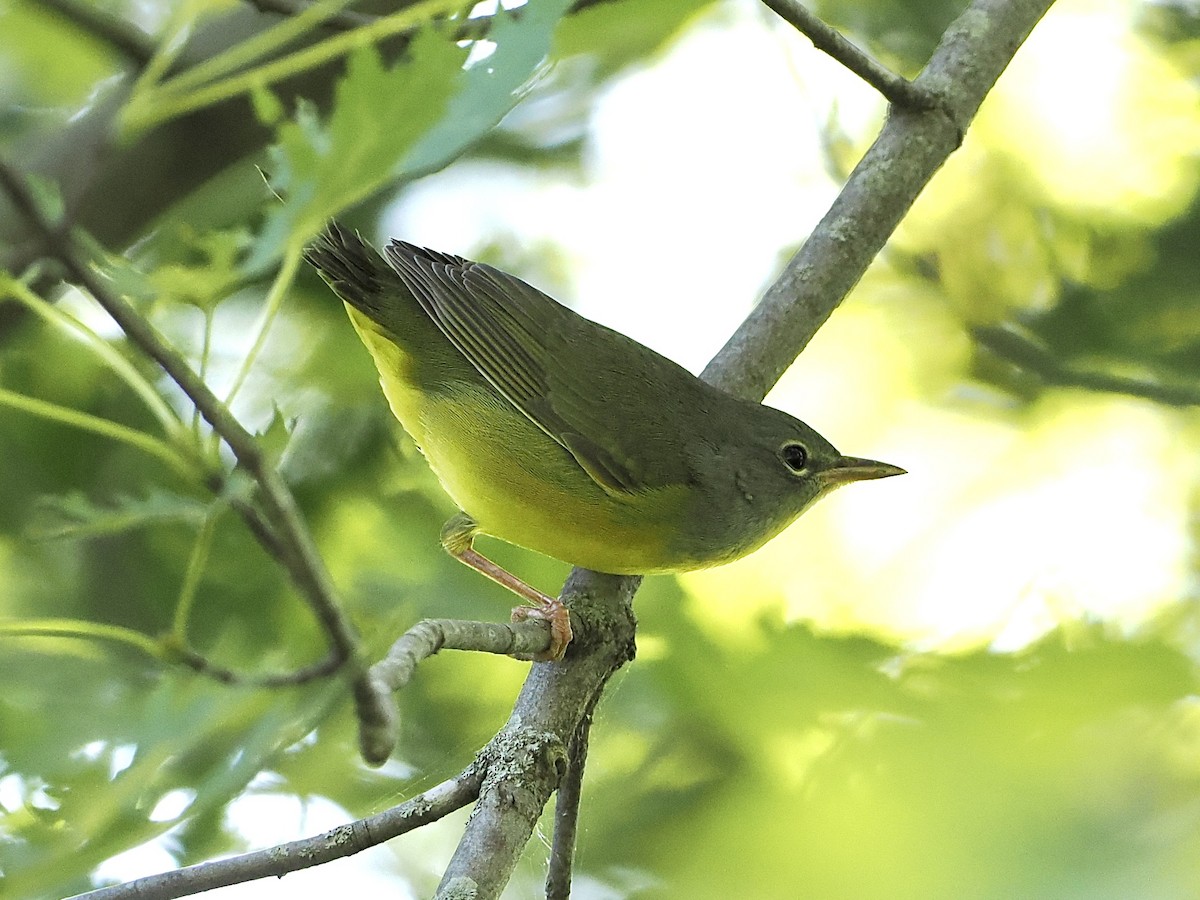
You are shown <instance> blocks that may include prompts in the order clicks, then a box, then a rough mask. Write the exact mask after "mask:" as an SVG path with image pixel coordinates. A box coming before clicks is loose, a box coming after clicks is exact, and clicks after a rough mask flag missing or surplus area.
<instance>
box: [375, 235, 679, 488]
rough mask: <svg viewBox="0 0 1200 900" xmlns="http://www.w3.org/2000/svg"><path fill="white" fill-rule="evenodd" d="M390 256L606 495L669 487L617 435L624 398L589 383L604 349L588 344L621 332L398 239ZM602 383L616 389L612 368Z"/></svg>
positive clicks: (483, 366)
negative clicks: (592, 360) (593, 361)
mask: <svg viewBox="0 0 1200 900" xmlns="http://www.w3.org/2000/svg"><path fill="white" fill-rule="evenodd" d="M385 256H386V257H387V260H388V262H389V263H390V264H391V265H392V267H393V268H394V269H395V270H396V273H397V274H398V275H399V276H400V278H401V279H402V280H403V281H404V282H405V284H406V286H407V287H408V289H409V290H410V291H412V293H413V295H414V296H415V297H416V298H417V302H418V303H419V304H420V305H421V308H422V309H423V310H424V311H425V313H426V314H427V315H428V316H429V318H430V319H432V320H433V322H434V323H435V324H436V325H437V326H438V328H439V329H441V331H442V333H443V334H445V335H446V337H447V338H448V339H449V341H450V342H451V343H452V344H453V345H454V346H455V347H456V348H457V349H458V351H459V352H460V353H462V355H463V356H464V357H466V359H467V360H468V361H469V362H470V363H471V365H473V366H474V367H475V368H476V369H477V370H478V371H479V373H480V374H481V375H482V376H483V377H484V378H486V379H487V381H488V382H489V383H490V384H491V385H492V386H493V387H494V388H495V389H496V390H497V391H498V392H499V393H500V394H501V395H503V396H504V397H505V398H506V399H507V400H508V401H509V402H510V403H512V404H513V406H515V407H516V408H517V409H519V410H520V411H521V412H522V413H524V414H525V415H526V416H528V417H529V419H530V420H532V421H533V422H534V423H535V424H536V425H537V426H538V427H539V428H541V429H542V430H543V431H544V432H546V434H547V435H549V436H550V437H551V438H553V439H554V440H555V441H557V442H558V443H559V444H560V445H562V446H563V447H564V448H565V449H566V450H567V451H568V452H569V453H570V454H571V455H572V456H573V457H574V458H575V460H576V461H577V462H578V463H579V465H580V467H581V468H583V470H584V471H586V472H587V473H588V475H589V476H591V478H592V480H593V481H595V482H596V483H597V484H598V485H600V487H602V488H603V489H604V490H605V491H606V492H607V493H609V494H610V495H612V496H615V497H618V498H619V497H622V496H626V497H628V496H630V495H633V494H637V493H640V492H642V491H645V490H649V489H653V488H655V487H660V486H662V482H663V479H662V478H661V477H658V475H657V473H656V472H655V471H654V468H653V467H652V466H650V467H648V466H646V465H644V464H640V463H639V456H642V457H643V458H644V454H639V452H638V450H637V449H636V448H635V447H631V446H630V441H629V440H628V439H622V437H621V436H619V435H615V434H614V422H613V421H612V420H611V418H610V415H609V414H611V413H612V412H614V411H615V405H614V402H619V401H620V398H615V397H612V396H611V393H612V392H611V390H605V391H601V392H600V393H599V394H598V393H597V391H598V390H599V388H598V386H597V385H596V384H589V373H588V371H587V369H588V360H589V355H590V354H592V353H594V352H595V351H597V350H603V348H600V347H597V346H588V345H589V344H600V343H603V342H604V338H607V337H610V336H612V335H616V332H612V331H610V330H609V329H606V328H603V326H600V325H597V324H596V323H594V322H590V321H588V320H586V319H584V318H582V317H581V316H579V315H577V314H576V313H574V312H572V311H571V310H569V309H567V308H566V307H564V306H562V305H560V304H559V303H557V302H556V301H555V300H553V299H551V298H550V297H548V296H546V295H545V294H543V293H542V292H541V291H539V290H537V289H536V288H534V287H532V286H530V285H528V284H526V283H525V282H523V281H521V280H520V279H519V278H516V277H514V276H512V275H509V274H507V273H505V272H501V271H500V270H499V269H495V268H493V267H491V266H488V265H484V264H482V263H476V262H471V261H470V260H466V259H463V258H461V257H458V256H452V255H450V254H445V253H438V252H435V251H430V250H424V249H422V248H420V247H416V246H413V245H412V244H408V243H405V242H403V241H392V242H391V243H390V244H389V245H388V247H387V249H386V250H385ZM593 329H594V330H595V331H593ZM589 337H590V338H592V340H589ZM618 337H620V338H621V340H622V341H624V342H629V343H632V342H630V341H629V339H628V338H624V337H623V336H618ZM597 338H598V339H599V340H596V339H597ZM568 357H569V358H568ZM631 374H632V373H631ZM598 379H599V380H601V381H604V382H606V383H607V384H611V383H612V379H611V373H610V372H605V373H599V374H598ZM634 443H636V442H634Z"/></svg>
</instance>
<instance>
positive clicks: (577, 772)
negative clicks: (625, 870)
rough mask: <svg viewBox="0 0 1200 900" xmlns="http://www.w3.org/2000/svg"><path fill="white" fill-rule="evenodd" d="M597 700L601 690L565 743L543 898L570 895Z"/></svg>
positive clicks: (550, 899)
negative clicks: (576, 838)
mask: <svg viewBox="0 0 1200 900" xmlns="http://www.w3.org/2000/svg"><path fill="white" fill-rule="evenodd" d="M599 700H600V694H599V693H597V694H596V696H595V697H594V698H593V699H592V705H591V706H590V707H589V708H588V710H587V712H585V713H584V714H583V718H582V719H581V720H580V721H579V727H578V728H576V729H575V736H574V737H573V738H572V739H571V744H570V746H568V747H567V772H566V775H565V776H564V777H563V780H562V783H561V784H559V786H558V791H557V792H556V794H555V798H554V840H553V842H552V843H551V845H550V866H549V871H548V872H547V873H546V900H567V898H568V897H570V896H571V869H572V866H573V865H574V862H575V835H576V833H577V832H578V829H579V807H580V802H581V800H582V793H583V770H584V768H585V767H586V765H587V755H588V738H589V736H590V735H591V732H592V718H593V715H594V714H595V711H596V703H598V702H599Z"/></svg>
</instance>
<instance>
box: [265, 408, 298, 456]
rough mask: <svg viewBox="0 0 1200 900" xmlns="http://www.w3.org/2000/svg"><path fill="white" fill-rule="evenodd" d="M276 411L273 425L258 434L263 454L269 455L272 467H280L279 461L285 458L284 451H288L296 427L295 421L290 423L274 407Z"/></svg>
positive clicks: (272, 419)
mask: <svg viewBox="0 0 1200 900" xmlns="http://www.w3.org/2000/svg"><path fill="white" fill-rule="evenodd" d="M274 410H275V412H274V415H272V416H271V423H270V424H269V425H268V426H267V427H266V428H265V429H264V430H263V431H260V432H259V433H258V444H259V446H260V447H261V448H262V451H263V453H265V454H266V455H267V459H269V460H270V461H271V466H272V467H275V466H278V465H279V460H281V459H282V458H283V451H284V450H286V449H287V445H288V441H289V440H291V437H292V430H293V429H294V428H295V425H296V422H295V420H292V421H291V422H289V421H288V420H287V419H285V418H284V417H283V413H282V412H280V411H279V407H278V406H276V407H274Z"/></svg>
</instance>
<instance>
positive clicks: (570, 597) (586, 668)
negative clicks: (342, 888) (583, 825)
mask: <svg viewBox="0 0 1200 900" xmlns="http://www.w3.org/2000/svg"><path fill="white" fill-rule="evenodd" d="M581 352H586V348H585V349H583V350H582V351H581ZM640 584H641V579H640V578H637V577H632V578H630V577H618V576H616V575H604V574H600V573H597V572H587V571H585V570H583V569H576V570H575V571H574V572H572V573H571V576H570V577H569V578H568V579H567V583H566V585H565V587H564V588H563V593H562V599H563V601H564V602H565V603H566V604H567V605H568V606H569V607H570V608H571V620H572V623H573V624H574V625H575V626H576V633H575V634H576V636H575V640H573V641H572V642H571V644H570V646H569V647H568V648H567V655H566V658H565V659H564V660H563V662H560V663H534V665H533V667H532V668H531V669H530V672H529V677H528V678H527V679H526V680H525V684H524V686H523V687H522V688H521V694H520V696H519V697H518V698H517V702H516V705H515V706H514V707H513V711H512V715H511V716H510V717H509V719H508V722H507V723H506V724H505V726H504V728H503V729H502V730H501V732H500V733H499V734H498V735H497V736H496V738H495V739H494V740H493V741H492V743H491V744H490V745H489V748H488V751H487V758H486V761H485V765H486V766H487V768H488V777H487V779H486V780H485V781H484V784H483V787H482V788H481V790H480V796H479V803H478V804H476V806H475V811H474V812H473V813H472V815H471V818H470V820H469V821H468V822H467V827H466V830H465V832H464V833H463V837H462V840H461V841H460V842H459V845H458V848H457V849H456V850H455V852H454V856H453V858H452V859H451V860H450V865H449V866H448V867H447V869H446V872H445V874H444V875H443V876H442V883H441V885H440V886H439V887H438V892H437V894H436V895H435V896H436V898H437V900H450V898H454V900H461V898H466V897H470V898H472V900H494V898H496V897H499V896H500V892H501V891H502V890H503V889H504V886H505V885H506V884H507V883H508V880H509V878H510V877H511V875H512V871H513V868H514V867H515V866H516V864H517V860H518V859H520V856H521V852H522V850H523V849H524V847H525V845H526V844H527V843H528V842H529V838H530V836H531V835H532V834H533V829H534V826H535V825H536V824H537V821H538V817H539V816H540V815H541V811H542V808H543V807H544V806H545V804H546V801H547V800H548V799H549V797H550V793H551V792H552V791H553V790H554V787H555V786H556V785H557V784H558V783H559V781H560V780H561V779H562V777H563V774H564V769H565V766H566V748H567V747H568V745H569V744H570V742H571V739H572V738H573V736H574V735H575V734H576V732H577V730H578V728H579V725H580V723H581V722H582V721H583V719H584V717H585V716H586V715H587V714H588V711H589V710H590V709H592V708H593V707H594V706H595V703H596V700H597V698H598V697H599V696H600V692H601V691H602V690H603V689H604V685H605V684H606V683H607V682H608V679H609V678H610V677H611V676H612V674H613V673H614V672H616V671H617V670H618V669H619V668H620V667H621V666H623V665H624V664H625V663H626V662H627V661H629V660H631V659H632V658H633V654H634V644H633V635H634V629H635V626H636V622H635V620H634V617H633V607H632V601H633V593H634V591H635V590H637V587H638V585H640Z"/></svg>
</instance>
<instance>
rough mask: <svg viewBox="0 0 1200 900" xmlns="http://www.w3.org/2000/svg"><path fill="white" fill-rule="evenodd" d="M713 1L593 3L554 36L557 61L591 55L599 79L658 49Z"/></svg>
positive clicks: (596, 78) (567, 19) (638, 60)
mask: <svg viewBox="0 0 1200 900" xmlns="http://www.w3.org/2000/svg"><path fill="white" fill-rule="evenodd" d="M712 3H713V0H638V2H637V3H636V4H633V3H630V2H628V0H626V2H617V3H596V4H593V5H591V6H588V7H587V8H585V9H582V10H580V11H579V12H577V13H574V14H572V15H570V16H568V17H567V18H566V19H564V20H563V23H562V26H561V27H560V28H559V30H558V32H557V33H556V34H555V37H554V55H555V56H556V57H558V58H559V59H565V58H566V57H569V56H575V55H580V56H586V57H589V58H591V59H592V60H594V65H595V69H594V71H593V73H592V78H593V79H594V80H595V81H596V82H599V81H602V80H604V79H605V78H609V77H611V76H612V75H614V74H616V73H617V72H619V71H620V70H621V69H623V68H625V67H626V66H628V65H630V64H632V63H636V62H641V61H643V60H645V58H646V57H647V56H649V55H651V54H652V53H654V52H656V51H658V50H661V49H662V47H663V46H664V45H665V44H666V43H667V42H668V41H670V40H671V39H672V38H674V37H675V36H676V35H678V34H679V32H680V30H681V29H682V28H683V26H684V25H685V23H687V21H688V20H689V19H691V18H692V17H693V16H695V15H696V13H697V12H699V11H700V10H701V9H704V8H705V7H707V6H711V5H712ZM635 8H636V13H635V11H634V10H635Z"/></svg>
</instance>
